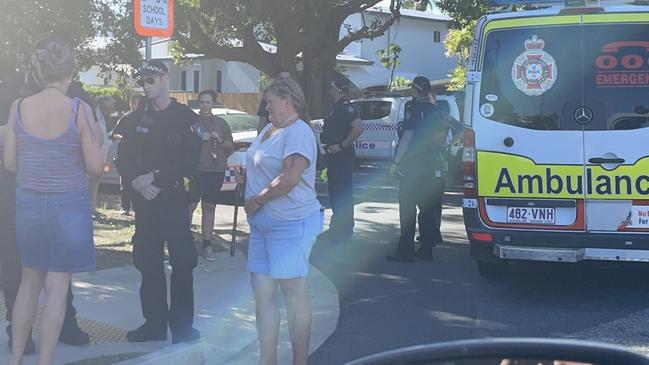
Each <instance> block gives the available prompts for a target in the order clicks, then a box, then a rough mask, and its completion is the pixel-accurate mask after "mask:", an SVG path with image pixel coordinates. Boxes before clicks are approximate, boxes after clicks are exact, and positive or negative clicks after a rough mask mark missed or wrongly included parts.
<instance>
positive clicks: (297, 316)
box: [279, 278, 311, 365]
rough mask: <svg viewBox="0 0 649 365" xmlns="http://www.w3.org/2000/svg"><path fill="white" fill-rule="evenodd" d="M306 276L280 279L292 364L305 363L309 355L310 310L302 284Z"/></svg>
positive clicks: (303, 364)
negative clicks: (284, 300)
mask: <svg viewBox="0 0 649 365" xmlns="http://www.w3.org/2000/svg"><path fill="white" fill-rule="evenodd" d="M305 283H306V278H297V279H288V280H280V281H279V286H280V287H281V288H282V293H284V298H285V299H286V313H287V317H288V330H289V334H290V335H291V346H292V349H293V365H306V363H307V358H308V357H309V341H310V337H311V311H310V309H309V303H308V302H307V299H306V293H305V290H304V286H305Z"/></svg>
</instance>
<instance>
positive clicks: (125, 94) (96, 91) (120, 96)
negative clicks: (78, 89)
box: [83, 85, 137, 111]
mask: <svg viewBox="0 0 649 365" xmlns="http://www.w3.org/2000/svg"><path fill="white" fill-rule="evenodd" d="M83 89H84V90H85V91H86V92H87V93H88V94H90V95H91V96H92V98H93V99H94V100H96V99H97V97H99V96H102V95H107V96H112V97H113V98H115V108H116V109H117V110H118V111H127V110H129V100H131V96H132V95H134V94H137V92H135V90H133V89H131V88H128V87H118V86H91V85H83Z"/></svg>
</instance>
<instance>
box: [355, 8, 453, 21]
mask: <svg viewBox="0 0 649 365" xmlns="http://www.w3.org/2000/svg"><path fill="white" fill-rule="evenodd" d="M367 11H368V12H373V13H382V14H390V9H389V8H388V7H384V6H375V7H372V8H369V9H367ZM401 16H402V17H406V18H416V19H424V20H433V21H441V22H448V21H450V20H451V17H450V16H448V15H444V14H439V13H434V12H431V11H418V10H410V9H401Z"/></svg>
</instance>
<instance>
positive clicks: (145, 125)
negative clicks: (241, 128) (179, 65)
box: [115, 101, 201, 191]
mask: <svg viewBox="0 0 649 365" xmlns="http://www.w3.org/2000/svg"><path fill="white" fill-rule="evenodd" d="M120 124H123V126H124V129H123V133H124V134H123V138H122V140H121V142H120V143H119V145H118V150H117V159H116V161H115V163H116V166H117V169H118V171H119V173H120V175H121V176H122V178H123V179H124V180H125V182H126V183H128V184H130V183H131V181H133V180H134V179H135V178H136V177H138V176H140V175H143V174H147V173H149V172H154V175H155V181H154V185H156V186H157V187H159V188H160V189H162V190H163V191H164V190H169V189H174V188H180V187H181V186H182V185H181V182H182V178H183V177H190V176H192V175H193V174H194V172H195V170H196V168H197V166H198V161H199V157H200V151H201V138H200V132H201V131H200V126H199V124H198V115H196V113H194V112H193V111H191V109H189V108H188V107H187V106H185V105H182V104H179V103H178V102H176V101H172V102H171V104H170V105H169V106H168V107H167V108H166V109H164V110H161V111H155V110H153V109H152V108H151V107H150V106H147V107H146V108H143V109H142V110H137V111H135V112H131V113H128V114H127V115H125V116H124V117H123V120H122V121H121V122H120Z"/></svg>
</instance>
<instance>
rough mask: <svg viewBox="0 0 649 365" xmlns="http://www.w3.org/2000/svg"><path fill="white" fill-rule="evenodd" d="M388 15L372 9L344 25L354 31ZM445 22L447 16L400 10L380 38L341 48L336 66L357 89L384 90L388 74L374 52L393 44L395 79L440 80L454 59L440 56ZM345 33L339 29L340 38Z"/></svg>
mask: <svg viewBox="0 0 649 365" xmlns="http://www.w3.org/2000/svg"><path fill="white" fill-rule="evenodd" d="M388 15H389V10H388V9H387V8H385V7H374V8H370V9H368V10H366V11H364V12H362V13H357V14H354V15H351V16H349V17H348V18H347V19H346V20H345V24H347V25H349V26H350V27H351V28H352V30H353V29H358V28H361V27H362V26H363V25H364V24H371V23H372V21H373V20H374V19H376V18H380V17H385V16H388ZM449 21H450V18H449V17H448V16H446V15H442V14H440V13H435V12H422V11H415V10H407V9H403V10H401V18H400V19H399V20H398V21H397V22H395V23H394V24H393V25H392V26H391V27H390V28H389V29H388V30H387V31H386V32H385V33H384V34H383V35H382V36H380V37H377V38H374V39H363V40H360V41H357V42H354V43H352V44H350V45H349V46H348V47H347V48H345V50H344V51H343V52H342V53H341V55H339V58H338V64H339V66H342V67H343V69H344V71H345V74H346V75H347V76H348V77H349V78H350V80H351V81H352V82H353V83H354V84H355V85H356V87H358V88H359V89H361V90H368V89H369V90H373V89H376V90H382V89H385V87H386V86H387V85H388V83H389V80H390V70H388V69H387V68H386V67H385V66H383V65H382V64H381V62H380V61H379V56H378V55H377V52H378V51H380V50H387V49H388V47H389V45H390V44H391V43H394V44H398V45H399V46H400V47H401V53H400V54H399V61H400V62H401V64H400V65H398V66H397V67H396V69H395V73H394V76H395V77H397V76H400V77H403V78H405V79H407V80H412V79H413V78H414V77H415V76H418V75H421V76H426V77H428V78H429V79H430V80H444V79H446V78H447V77H448V74H450V73H451V71H452V70H453V69H454V68H455V65H456V60H455V59H452V58H447V57H446V56H445V55H444V53H445V48H444V39H445V38H446V34H447V33H448V23H449ZM347 32H348V31H347V29H346V27H344V26H343V27H341V32H340V36H341V37H343V36H345V35H346V34H347ZM341 56H342V57H341Z"/></svg>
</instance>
